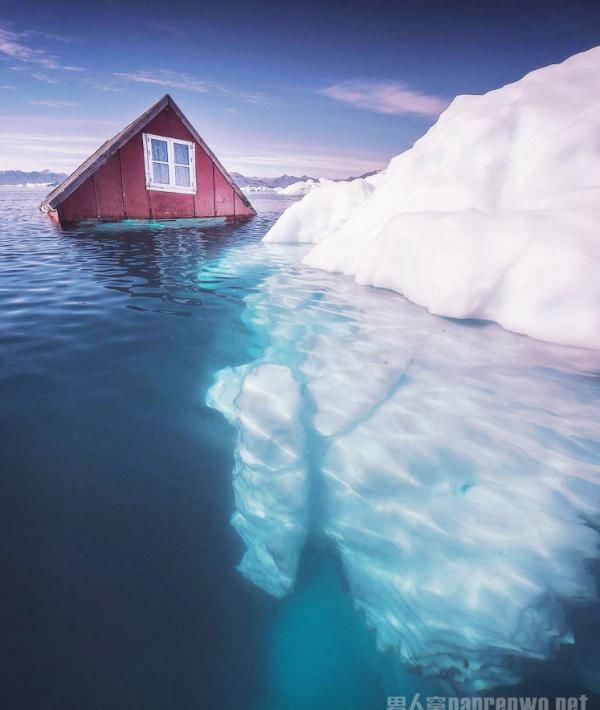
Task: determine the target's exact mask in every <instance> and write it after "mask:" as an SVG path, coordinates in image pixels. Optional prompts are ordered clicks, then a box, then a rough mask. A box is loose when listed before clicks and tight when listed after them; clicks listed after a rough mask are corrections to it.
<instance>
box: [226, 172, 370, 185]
mask: <svg viewBox="0 0 600 710" xmlns="http://www.w3.org/2000/svg"><path fill="white" fill-rule="evenodd" d="M378 172H379V170H373V171H372V172H370V173H364V175H358V176H354V177H348V178H342V179H341V180H334V182H341V181H342V180H343V181H345V180H355V179H356V177H361V178H366V177H370V176H371V175H375V174H376V173H378ZM231 177H232V178H233V179H234V180H235V182H236V183H237V184H238V185H239V187H254V188H257V187H270V188H278V187H280V188H286V187H289V186H290V185H294V184H296V183H299V182H308V181H310V180H312V181H313V182H318V181H319V178H316V177H309V176H308V175H301V176H299V177H298V176H294V175H280V176H279V177H274V178H261V177H246V176H245V175H242V174H241V173H231Z"/></svg>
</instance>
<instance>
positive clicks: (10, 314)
mask: <svg viewBox="0 0 600 710" xmlns="http://www.w3.org/2000/svg"><path fill="white" fill-rule="evenodd" d="M43 195H44V191H43V190H39V189H25V188H23V189H18V188H0V397H1V402H0V475H1V491H0V496H1V498H0V506H1V511H2V512H1V517H0V521H1V522H0V524H1V529H2V534H1V536H0V561H1V575H0V597H1V598H0V620H1V628H2V637H1V642H0V679H1V682H0V694H1V695H2V697H1V698H0V707H1V708H2V709H3V710H4V709H6V710H47V709H48V710H50V709H56V710H88V709H89V710H91V709H92V708H94V709H98V710H100V709H102V710H133V709H140V710H141V709H143V710H167V709H172V710H192V709H193V710H205V709H206V710H210V709H212V708H219V709H221V710H229V709H231V710H233V709H234V708H239V709H242V710H294V709H295V708H297V709H298V710H321V709H322V710H326V709H329V708H331V709H332V710H333V708H338V707H339V708H345V709H347V708H352V709H353V710H375V709H376V708H385V707H386V698H387V696H388V695H395V696H399V695H405V694H406V695H411V694H412V693H413V692H415V691H419V690H422V692H423V694H427V692H428V691H429V690H430V688H429V686H428V685H427V684H426V683H424V682H422V683H421V682H420V681H419V679H418V677H417V678H416V680H410V681H407V680H406V675H405V674H402V673H400V674H399V673H398V670H397V668H396V664H395V663H394V662H393V658H392V657H391V654H381V653H379V652H377V651H376V648H375V639H374V635H373V633H372V632H371V631H368V630H367V628H366V625H365V622H364V618H363V616H362V615H360V614H358V613H357V612H355V611H354V608H353V603H352V600H351V597H350V595H349V593H348V590H347V585H346V583H345V581H344V577H343V574H341V571H340V568H339V565H338V562H337V560H336V558H335V556H334V555H333V553H332V552H331V551H330V550H329V549H328V548H327V547H325V546H322V545H321V544H320V543H318V542H312V543H311V544H309V547H308V549H307V551H306V552H305V554H304V556H303V559H302V562H301V569H300V576H299V582H298V585H297V588H296V591H295V592H294V593H293V594H292V595H291V596H289V597H287V598H285V599H284V600H282V601H276V600H275V599H273V598H271V597H269V596H268V595H266V594H265V593H264V592H263V591H261V590H259V589H258V588H256V587H255V586H253V585H252V584H251V583H250V582H249V581H247V580H246V579H244V578H243V577H242V576H241V575H240V574H239V572H237V571H236V565H237V564H238V563H239V561H240V558H241V557H242V554H243V552H244V546H243V544H242V542H241V540H240V538H239V537H238V535H237V534H236V532H235V531H234V530H233V528H232V527H231V525H230V518H231V515H232V512H233V510H234V499H233V490H232V480H231V471H232V467H233V455H234V446H235V442H234V438H235V437H234V432H233V430H232V429H231V427H230V426H229V425H228V424H227V422H226V421H225V419H224V418H223V417H222V416H221V415H220V414H219V413H218V412H217V411H215V410H213V409H209V408H208V407H207V406H206V404H205V396H206V391H207V389H208V387H209V386H210V385H211V384H212V382H213V378H214V374H215V372H217V371H219V370H220V369H222V368H224V367H227V366H232V365H233V366H234V365H239V364H243V363H247V362H249V361H252V360H253V359H254V358H255V357H257V356H258V354H259V353H260V348H261V343H260V342H257V336H256V333H255V332H254V331H253V330H252V329H250V328H249V327H248V325H247V324H246V323H245V321H244V319H243V317H242V316H243V313H244V310H245V307H246V304H245V301H244V299H245V298H247V297H248V295H250V294H253V293H258V292H260V288H261V283H262V281H263V280H264V279H265V278H267V277H268V276H270V275H271V274H273V273H274V272H275V270H276V267H277V264H276V262H275V261H273V260H270V261H265V263H264V265H261V264H256V265H254V267H253V268H251V269H246V270H240V271H236V272H227V271H226V270H224V269H222V268H220V267H219V264H220V263H221V261H220V260H221V257H222V255H223V253H224V252H226V251H227V250H228V249H230V248H231V247H233V246H235V245H245V244H247V245H251V244H254V243H257V242H258V241H259V240H260V239H261V237H262V236H263V235H264V234H265V232H266V230H267V229H268V227H269V226H270V225H271V224H272V223H273V221H274V220H275V219H276V217H277V215H278V214H279V213H280V212H281V210H282V209H283V208H284V207H285V206H286V205H287V204H289V203H286V202H285V201H282V200H274V199H273V200H267V199H262V200H257V206H258V208H259V210H260V212H259V215H258V216H257V217H256V218H255V219H254V220H252V221H250V222H247V223H244V224H237V225H234V224H214V225H209V226H206V225H202V226H198V224H192V225H190V226H177V225H176V226H173V225H170V226H169V225H167V226H166V225H164V224H163V225H161V224H155V225H152V224H150V225H148V226H144V227H143V228H142V227H140V226H137V227H136V226H135V225H133V226H132V225H128V226H123V225H102V226H99V227H87V228H86V227H82V228H80V229H73V230H61V229H59V228H57V227H55V226H53V225H51V224H50V223H49V222H48V221H47V219H46V218H45V217H44V216H43V215H41V214H40V213H39V212H38V211H37V205H38V204H39V202H40V200H41V198H42V196H43ZM200 274H202V275H203V276H202V278H199V275H200ZM598 621H599V619H598V612H597V610H592V611H590V610H589V609H588V610H586V612H585V617H583V618H582V620H580V621H577V620H576V626H578V628H583V627H585V626H586V625H590V624H592V626H593V624H596V627H594V628H598V627H600V624H599V623H598ZM590 633H591V632H590ZM581 639H582V640H581V642H580V643H581V644H583V645H586V644H587V645H588V646H589V645H593V644H594V643H600V642H598V640H597V639H596V641H594V640H593V639H592V637H591V635H589V637H588V636H585V634H582V636H581ZM540 673H541V675H540ZM551 676H552V672H551V671H550V670H548V669H546V670H545V671H543V672H540V671H539V670H538V671H536V674H533V675H532V677H531V678H530V679H528V681H527V683H525V684H524V685H522V686H520V688H521V691H522V692H524V691H525V690H526V691H528V692H530V693H531V692H538V693H539V692H540V691H549V692H553V691H555V690H557V688H558V690H565V692H568V693H571V692H573V693H575V692H583V691H584V690H585V691H586V692H588V694H590V691H589V688H587V689H586V686H585V685H584V684H582V681H581V679H567V681H564V679H563V680H561V683H562V685H559V686H555V685H553V683H554V681H553V679H552V677H551ZM511 693H512V691H511ZM588 707H590V706H588Z"/></svg>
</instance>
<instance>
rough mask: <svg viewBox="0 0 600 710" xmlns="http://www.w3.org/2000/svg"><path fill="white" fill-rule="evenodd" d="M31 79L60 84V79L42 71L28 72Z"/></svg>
mask: <svg viewBox="0 0 600 710" xmlns="http://www.w3.org/2000/svg"><path fill="white" fill-rule="evenodd" d="M30 76H31V77H32V78H33V79H37V80H38V81H44V82H46V84H60V81H59V80H58V79H57V78H56V77H54V76H48V74H42V72H38V71H34V72H32V73H31V74H30Z"/></svg>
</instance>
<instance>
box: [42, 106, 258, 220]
mask: <svg viewBox="0 0 600 710" xmlns="http://www.w3.org/2000/svg"><path fill="white" fill-rule="evenodd" d="M167 106H169V107H170V108H171V109H172V110H173V112H174V113H175V114H176V116H177V117H178V118H179V120H180V121H181V122H182V123H183V125H184V126H185V127H186V128H187V130H188V131H189V132H190V133H191V134H192V137H193V138H194V140H195V141H196V143H198V145H200V146H201V147H202V149H203V150H204V151H205V152H206V153H207V155H208V156H209V158H210V159H211V160H212V161H213V163H214V164H215V165H216V166H217V168H218V169H219V170H220V171H221V173H222V174H223V177H224V178H225V179H226V180H227V182H228V183H229V184H230V185H231V187H232V188H233V190H234V192H235V193H236V194H237V196H238V197H239V198H240V200H241V201H242V202H243V204H245V205H246V206H247V207H250V209H252V211H253V212H254V208H253V207H252V205H251V204H250V201H249V200H248V198H247V197H246V195H244V193H243V192H242V191H241V189H240V188H239V187H238V186H237V185H236V183H235V182H234V180H233V178H232V177H231V175H230V174H229V173H228V172H227V170H225V168H224V167H223V165H222V164H221V162H220V161H219V159H218V158H217V156H216V155H215V154H214V153H213V152H212V150H211V149H210V148H209V147H208V146H207V145H206V143H205V142H204V140H203V139H202V137H201V136H200V134H199V133H198V131H197V130H196V129H195V128H194V126H192V124H191V123H190V122H189V121H188V119H187V118H186V117H185V115H184V113H183V111H182V110H181V109H180V108H179V106H178V105H177V104H176V103H175V101H173V98H172V97H171V96H170V95H169V94H165V95H164V96H163V97H162V98H161V99H159V100H158V101H157V102H156V103H155V104H153V105H152V106H150V108H149V109H147V110H146V111H144V113H142V114H141V115H140V116H138V117H137V118H136V119H135V121H132V122H131V123H130V124H129V125H128V126H125V128H123V130H122V131H119V133H117V134H116V135H115V136H113V137H112V138H110V139H109V140H107V141H106V142H105V143H103V144H102V145H101V146H100V148H98V150H97V151H96V152H95V153H93V154H92V155H90V157H89V158H88V159H87V160H85V161H84V162H83V163H82V164H81V165H80V166H79V167H78V168H77V170H75V172H73V173H71V175H69V177H68V178H67V179H66V180H64V181H63V182H62V183H61V184H60V185H59V186H58V187H56V188H55V189H54V190H53V191H52V192H51V193H50V194H49V195H48V196H47V197H46V199H45V200H44V201H43V202H42V204H41V207H40V208H41V210H42V211H43V212H48V211H49V210H53V209H56V208H57V207H58V205H60V204H61V202H63V201H64V200H66V198H67V197H69V195H71V194H72V193H73V192H75V190H76V189H77V188H78V187H79V186H80V185H81V184H82V183H84V182H85V181H86V180H87V179H88V178H89V177H90V176H91V175H93V174H94V173H95V172H96V171H97V170H98V168H100V167H102V165H104V163H106V162H107V161H108V160H109V159H110V158H112V156H113V155H114V154H115V153H116V152H117V151H118V150H120V149H121V148H122V147H123V146H124V145H125V144H126V143H128V142H129V141H130V140H131V139H132V138H133V137H134V136H135V135H136V134H137V133H138V132H139V131H141V130H142V129H143V128H144V127H145V126H146V125H147V124H148V123H150V121H152V119H153V118H155V117H156V116H158V114H159V113H160V112H161V111H163V110H164V109H165V108H166V107H167ZM255 214H256V213H255Z"/></svg>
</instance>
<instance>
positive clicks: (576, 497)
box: [208, 244, 600, 692]
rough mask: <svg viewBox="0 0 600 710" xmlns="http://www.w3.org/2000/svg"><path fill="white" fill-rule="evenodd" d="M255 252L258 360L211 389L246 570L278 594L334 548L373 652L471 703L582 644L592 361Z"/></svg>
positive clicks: (591, 497)
mask: <svg viewBox="0 0 600 710" xmlns="http://www.w3.org/2000/svg"><path fill="white" fill-rule="evenodd" d="M254 248H255V249H256V256H254V257H253V256H252V254H250V253H249V251H248V250H245V251H244V253H243V254H242V255H241V257H240V258H241V267H242V268H244V269H245V268H248V266H247V265H248V264H254V263H256V262H258V261H260V260H261V259H262V260H263V261H265V262H266V261H268V260H271V261H272V262H273V265H274V267H273V271H274V273H272V274H271V275H269V276H268V277H267V278H266V279H265V280H264V281H263V282H262V283H261V286H260V289H256V290H255V292H253V293H252V294H250V295H248V296H247V297H246V312H245V314H244V321H245V323H246V324H247V326H248V327H249V328H251V329H252V330H253V331H254V332H255V333H256V335H257V340H258V341H260V342H261V343H263V352H262V354H261V355H260V356H258V357H256V359H255V360H253V361H252V362H249V363H247V364H245V365H242V366H240V367H237V368H226V369H225V370H222V371H221V372H220V373H218V375H217V377H216V380H215V384H214V385H213V386H212V388H211V390H210V391H209V395H208V403H209V404H210V406H212V407H215V408H216V409H218V410H220V411H221V412H222V413H223V414H224V415H225V416H226V417H227V418H228V420H229V421H230V422H231V424H232V425H233V426H234V427H235V429H236V431H237V439H236V441H237V446H236V453H235V470H234V489H235V494H236V508H237V510H236V512H235V514H234V516H233V524H234V525H235V527H236V528H237V530H238V531H239V532H240V534H241V536H242V537H243V539H244V541H245V543H246V546H247V549H248V551H247V553H246V555H245V557H244V559H243V561H242V563H241V567H240V569H241V571H242V572H243V574H244V575H245V576H246V577H248V579H250V580H251V581H253V582H254V583H255V584H257V585H258V586H259V587H261V588H263V589H265V590H266V591H268V592H270V593H271V594H274V595H275V596H278V597H280V596H282V595H284V594H285V593H287V592H289V591H290V590H291V589H292V588H293V584H294V575H295V570H296V568H297V564H298V559H299V555H300V554H301V551H302V547H303V545H304V542H305V540H306V537H307V535H309V534H311V535H314V536H322V537H324V538H326V539H328V540H330V541H331V542H332V543H333V544H334V545H335V547H336V548H337V551H338V553H339V555H340V557H341V560H342V563H343V567H344V570H345V573H346V576H347V579H348V583H349V587H350V592H351V594H352V597H353V599H354V603H355V606H356V607H357V608H358V609H360V610H362V611H363V612H364V614H365V617H366V620H367V623H368V625H369V626H370V627H372V628H374V629H375V630H376V633H377V639H378V645H379V647H380V648H381V649H390V650H392V651H393V652H394V653H395V654H396V655H397V658H398V660H399V662H400V663H401V664H402V665H403V666H405V667H407V668H410V669H413V670H416V671H419V672H420V673H421V674H422V675H423V676H427V677H431V678H434V679H438V680H439V679H442V680H443V681H444V682H445V683H447V684H449V685H450V686H451V687H452V688H453V689H455V690H459V691H461V692H474V691H480V690H483V689H486V688H492V687H495V686H498V685H506V684H510V683H514V682H516V681H518V680H519V678H520V677H521V675H522V665H523V662H524V660H525V659H528V660H530V661H531V659H533V660H537V661H542V660H543V659H546V658H548V657H550V656H551V655H552V654H553V653H555V652H556V651H557V649H558V648H559V647H560V646H562V645H564V644H571V643H573V640H574V638H573V633H572V630H571V628H570V625H569V620H568V618H569V617H568V613H567V609H568V606H569V604H573V603H577V604H583V603H597V591H596V589H595V584H594V579H593V577H592V575H591V574H590V571H589V561H590V560H593V559H598V557H599V556H600V550H599V542H600V536H599V535H598V532H597V528H598V525H599V524H600V514H599V512H598V511H599V510H600V449H599V447H598V441H600V420H599V418H598V405H599V399H600V391H599V390H598V379H597V377H596V376H594V374H593V373H597V372H599V371H600V353H598V352H596V351H593V350H587V349H577V348H564V347H562V346H558V345H553V344H549V343H544V342H541V341H536V340H532V339H530V338H524V337H522V336H520V335H517V334H514V333H510V332H509V331H506V330H503V329H502V328H500V327H498V326H497V325H495V324H487V325H485V324H481V323H473V322H465V321H460V320H452V319H440V318H439V317H437V316H433V315H430V314H429V313H427V311H425V310H424V309H422V308H420V307H418V306H416V305H414V304H412V303H410V302H409V301H408V300H406V299H405V298H403V297H402V296H400V295H398V294H394V293H390V292H388V291H384V290H381V289H373V288H369V287H364V286H359V285H357V284H355V283H354V282H353V281H352V280H351V279H345V278H341V277H339V276H338V275H335V274H327V273H324V272H322V271H318V270H313V269H307V268H306V267H304V266H303V265H302V264H301V263H300V262H301V259H302V257H303V255H304V253H305V248H303V247H299V246H297V245H293V246H288V245H264V244H263V245H256V247H254ZM240 251H241V250H240ZM250 251H251V250H250ZM235 258H237V257H235ZM232 260H235V259H232ZM229 268H233V267H231V266H230V267H229ZM594 526H595V527H594ZM591 665H592V664H590V666H591Z"/></svg>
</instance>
